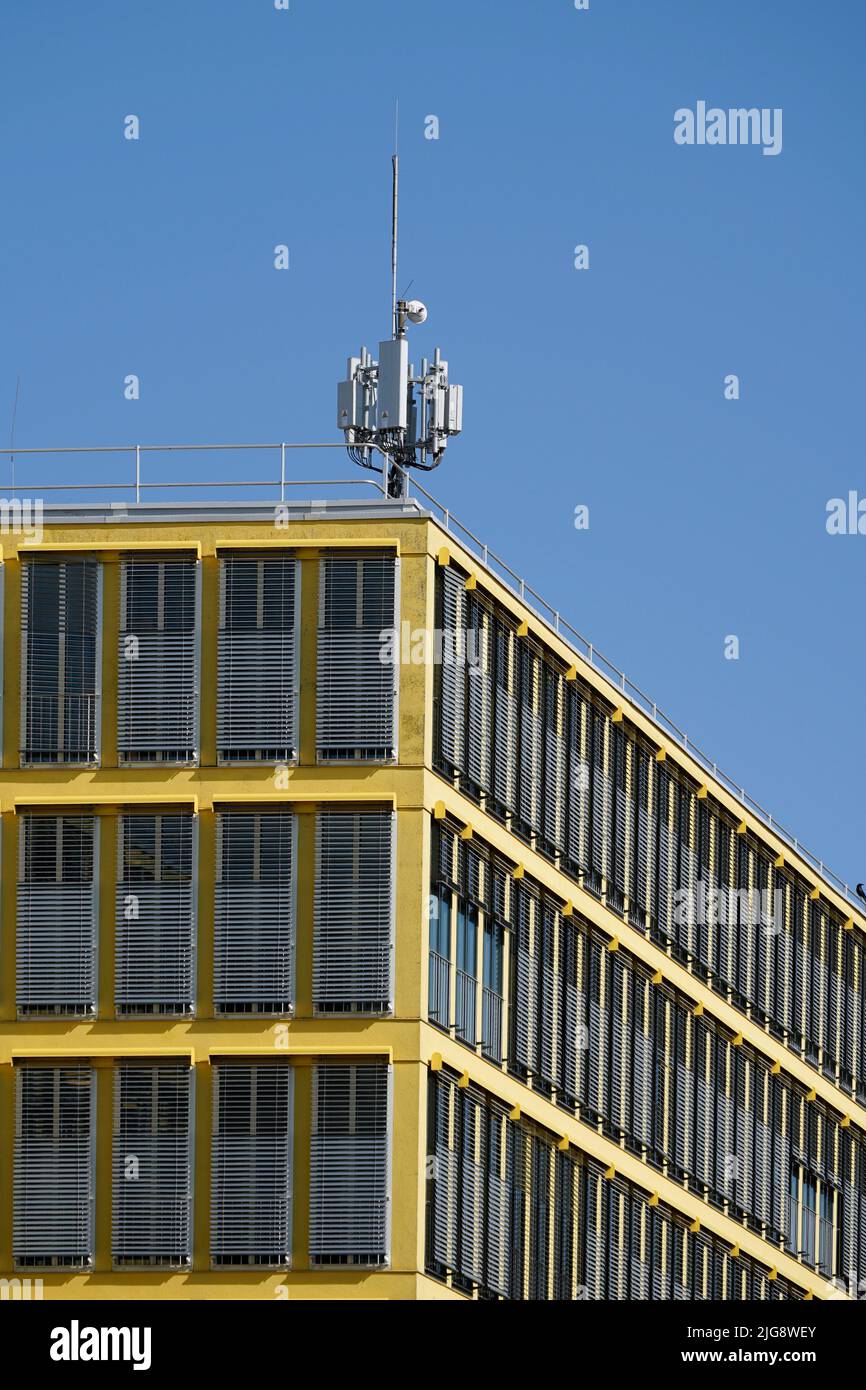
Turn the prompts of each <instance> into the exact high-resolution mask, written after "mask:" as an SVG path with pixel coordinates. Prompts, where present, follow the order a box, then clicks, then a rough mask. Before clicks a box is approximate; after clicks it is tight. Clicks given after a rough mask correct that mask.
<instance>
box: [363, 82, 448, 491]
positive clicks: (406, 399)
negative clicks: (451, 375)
mask: <svg viewBox="0 0 866 1390" xmlns="http://www.w3.org/2000/svg"><path fill="white" fill-rule="evenodd" d="M398 131H399V105H398V107H397V111H396V113H395V124H394V153H393V155H392V156H391V337H390V338H387V339H386V340H385V341H384V342H382V343H380V344H379V358H378V361H377V360H375V359H374V358H373V356H372V354H371V353H370V352H368V351H367V349H366V348H365V347H362V348H361V352H360V354H359V356H358V357H350V358H349V362H348V378H347V380H346V381H341V382H340V384H339V386H338V387H337V427H338V428H339V429H341V430H342V431H343V434H344V435H345V438H346V448H347V449H348V452H349V457H350V458H351V459H352V462H353V463H357V464H359V465H360V467H362V468H371V469H374V470H375V471H377V472H378V471H379V469H378V468H377V465H376V464H375V463H374V462H373V451H374V450H376V451H377V452H378V453H379V454H381V455H382V456H383V459H384V463H383V465H382V468H383V471H384V473H385V477H386V484H387V486H386V491H387V494H388V496H389V497H405V496H406V490H407V476H408V475H407V472H406V470H407V469H409V468H423V469H426V470H428V471H429V470H430V469H432V468H435V467H436V466H437V464H438V463H440V462H441V459H442V455H443V454H444V452H445V447H446V445H447V443H448V440H449V438H450V437H451V436H453V435H455V434H459V433H460V431H461V429H462V427H463V387H462V386H456V385H454V384H452V383H450V382H449V380H448V363H447V362H446V361H444V359H443V357H442V354H441V353H440V351H439V349H438V348H436V349H435V351H434V353H433V360H432V362H431V361H428V359H427V358H426V357H424V358H422V361H421V370H420V372H419V373H418V374H417V375H416V373H415V368H414V366H413V365H412V363H410V361H409V339H408V337H407V326H408V325H409V324H410V323H423V322H424V321H425V319H426V318H427V307H426V305H424V304H422V303H421V300H420V299H406V298H405V297H404V298H400V299H398V298H397V206H398V203H397V199H398V191H399V163H400V161H399V155H398V153H397V142H398ZM409 283H410V285H411V284H412V283H413V282H412V281H411V280H410V282H409Z"/></svg>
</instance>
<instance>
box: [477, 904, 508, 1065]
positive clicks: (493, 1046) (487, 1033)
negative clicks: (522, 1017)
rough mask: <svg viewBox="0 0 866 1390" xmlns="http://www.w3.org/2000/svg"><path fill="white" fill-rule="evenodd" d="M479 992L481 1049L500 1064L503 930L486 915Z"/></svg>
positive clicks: (503, 958) (503, 957)
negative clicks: (480, 987)
mask: <svg viewBox="0 0 866 1390" xmlns="http://www.w3.org/2000/svg"><path fill="white" fill-rule="evenodd" d="M482 950H483V966H482V969H483V974H482V991H481V1050H482V1052H483V1053H484V1055H485V1057H489V1058H490V1059H491V1061H494V1062H501V1061H502V988H503V975H504V962H505V930H504V928H503V927H502V926H501V924H500V923H499V922H497V921H495V920H494V918H493V917H491V916H490V915H489V914H488V915H486V916H485V918H484V940H483V943H482Z"/></svg>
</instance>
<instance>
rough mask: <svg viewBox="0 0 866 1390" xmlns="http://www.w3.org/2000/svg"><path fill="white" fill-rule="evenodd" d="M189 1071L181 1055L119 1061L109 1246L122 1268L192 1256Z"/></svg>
mask: <svg viewBox="0 0 866 1390" xmlns="http://www.w3.org/2000/svg"><path fill="white" fill-rule="evenodd" d="M192 1076H193V1072H192V1069H191V1067H190V1066H189V1065H188V1063H186V1062H183V1063H180V1062H159V1063H156V1064H153V1063H149V1062H120V1061H119V1062H117V1063H116V1064H115V1071H114V1113H113V1139H112V1159H111V1162H112V1171H111V1253H112V1259H113V1261H114V1264H115V1266H116V1267H118V1268H123V1267H128V1266H142V1265H144V1266H147V1265H154V1266H164V1267H167V1268H174V1269H185V1268H188V1267H189V1265H190V1263H191V1260H192V1134H193V1130H192V1092H193V1087H192Z"/></svg>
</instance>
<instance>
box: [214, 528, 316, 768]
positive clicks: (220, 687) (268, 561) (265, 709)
mask: <svg viewBox="0 0 866 1390" xmlns="http://www.w3.org/2000/svg"><path fill="white" fill-rule="evenodd" d="M298 588H299V565H298V561H297V560H296V559H295V557H294V556H293V555H288V554H285V555H268V556H261V555H249V554H240V555H226V556H224V557H223V558H222V559H221V560H220V621H219V637H218V674H217V750H218V757H219V760H220V761H221V762H248V761H251V760H255V759H258V760H260V761H264V762H280V763H289V762H294V761H295V760H296V759H297V756H298V633H297V622H298V615H299V605H298V603H297V599H296V594H297V591H298Z"/></svg>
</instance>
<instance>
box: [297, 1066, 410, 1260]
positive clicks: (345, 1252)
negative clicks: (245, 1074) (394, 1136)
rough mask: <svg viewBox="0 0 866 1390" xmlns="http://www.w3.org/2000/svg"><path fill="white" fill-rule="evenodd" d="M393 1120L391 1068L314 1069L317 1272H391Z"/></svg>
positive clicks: (313, 1254)
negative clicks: (327, 1268)
mask: <svg viewBox="0 0 866 1390" xmlns="http://www.w3.org/2000/svg"><path fill="white" fill-rule="evenodd" d="M390 1113H391V1069H390V1067H388V1066H386V1065H383V1064H379V1063H366V1062H361V1063H357V1064H354V1063H351V1064H345V1065H344V1064H342V1063H324V1064H322V1065H320V1066H317V1067H315V1068H314V1071H313V1117H312V1136H311V1139H310V1263H311V1264H313V1265H367V1266H382V1265H387V1264H388V1262H389V1260H390V1245H391V1118H390Z"/></svg>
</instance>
